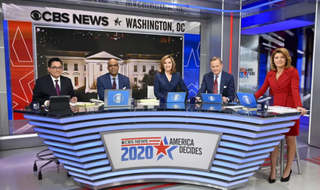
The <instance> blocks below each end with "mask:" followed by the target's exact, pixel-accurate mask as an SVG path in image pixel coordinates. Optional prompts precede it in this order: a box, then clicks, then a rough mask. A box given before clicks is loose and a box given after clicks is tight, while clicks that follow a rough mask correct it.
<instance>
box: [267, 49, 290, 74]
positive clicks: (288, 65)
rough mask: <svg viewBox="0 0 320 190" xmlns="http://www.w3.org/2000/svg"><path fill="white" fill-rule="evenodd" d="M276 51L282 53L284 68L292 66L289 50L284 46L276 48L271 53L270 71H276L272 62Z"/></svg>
mask: <svg viewBox="0 0 320 190" xmlns="http://www.w3.org/2000/svg"><path fill="white" fill-rule="evenodd" d="M276 53H282V55H283V56H284V57H285V58H286V65H285V68H289V67H292V66H291V62H292V60H291V56H290V54H289V51H288V50H287V49H286V48H277V49H276V50H274V51H273V52H272V55H271V70H272V71H276V70H277V66H276V64H275V63H274V56H275V55H276Z"/></svg>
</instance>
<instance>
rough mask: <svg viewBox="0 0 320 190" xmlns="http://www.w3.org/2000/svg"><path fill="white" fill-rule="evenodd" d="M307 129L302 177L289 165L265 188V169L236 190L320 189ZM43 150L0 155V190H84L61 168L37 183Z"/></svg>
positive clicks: (137, 187)
mask: <svg viewBox="0 0 320 190" xmlns="http://www.w3.org/2000/svg"><path fill="white" fill-rule="evenodd" d="M307 134H308V126H303V125H301V127H300V135H299V136H298V138H297V139H298V147H299V154H300V157H301V169H302V175H299V174H298V170H297V164H296V162H294V163H293V165H292V170H293V173H292V175H291V179H290V181H289V182H287V183H282V182H280V174H279V173H278V174H277V182H276V183H274V184H269V183H268V181H267V179H268V175H269V172H270V170H269V168H268V166H266V167H264V168H262V169H261V170H259V171H257V172H256V173H255V175H254V176H252V177H251V178H250V180H249V182H248V183H247V184H246V186H245V187H242V188H238V190H269V189H272V190H287V189H288V190H319V187H320V149H318V148H314V147H310V146H308V144H307ZM44 148H45V147H34V148H26V149H16V150H8V151H0V190H85V188H83V187H80V186H79V185H78V184H77V183H76V182H74V181H73V180H72V177H67V171H66V170H65V169H64V168H63V165H62V164H60V165H56V164H54V163H51V164H50V165H48V166H46V167H45V168H44V169H43V170H42V174H43V179H42V180H38V175H37V172H33V162H34V159H35V155H36V153H37V152H39V151H40V150H43V149H44ZM109 189H113V190H120V189H125V190H153V189H156V190H160V189H166V190H168V189H170V190H195V189H199V190H206V189H212V188H206V187H200V186H195V185H185V184H174V183H147V184H132V185H128V186H122V187H114V188H109Z"/></svg>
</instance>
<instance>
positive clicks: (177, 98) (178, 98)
mask: <svg viewBox="0 0 320 190" xmlns="http://www.w3.org/2000/svg"><path fill="white" fill-rule="evenodd" d="M186 96H187V93H186V92H168V96H167V102H185V101H186Z"/></svg>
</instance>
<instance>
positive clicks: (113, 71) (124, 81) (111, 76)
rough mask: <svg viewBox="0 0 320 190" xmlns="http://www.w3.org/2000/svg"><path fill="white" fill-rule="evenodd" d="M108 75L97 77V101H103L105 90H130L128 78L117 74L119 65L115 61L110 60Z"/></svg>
mask: <svg viewBox="0 0 320 190" xmlns="http://www.w3.org/2000/svg"><path fill="white" fill-rule="evenodd" d="M108 71H109V73H107V74H105V75H102V76H100V77H98V80H97V90H98V94H99V99H100V100H104V90H106V89H130V81H129V78H128V77H126V76H124V75H122V74H120V73H118V72H119V64H118V61H117V60H116V59H110V60H109V62H108Z"/></svg>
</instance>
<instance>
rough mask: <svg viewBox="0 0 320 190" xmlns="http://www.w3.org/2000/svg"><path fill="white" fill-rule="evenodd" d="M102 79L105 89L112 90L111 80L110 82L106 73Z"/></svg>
mask: <svg viewBox="0 0 320 190" xmlns="http://www.w3.org/2000/svg"><path fill="white" fill-rule="evenodd" d="M104 76H105V77H104V79H105V80H103V82H104V85H105V87H106V89H112V85H111V80H110V74H109V73H107V74H105V75H104Z"/></svg>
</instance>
